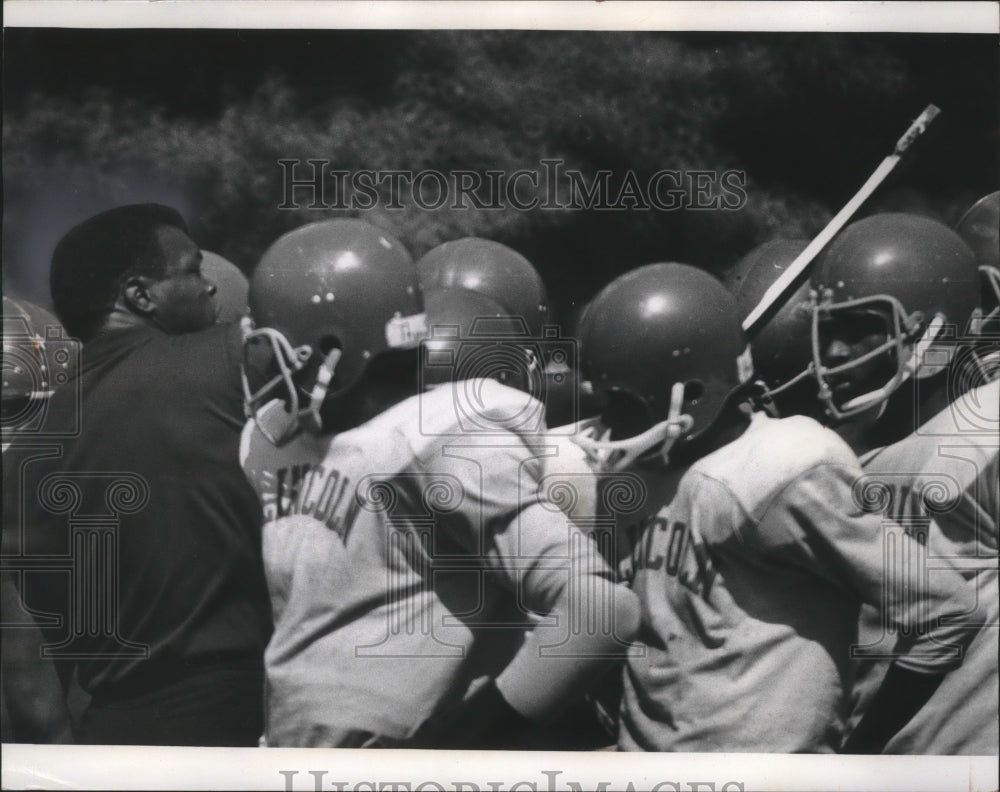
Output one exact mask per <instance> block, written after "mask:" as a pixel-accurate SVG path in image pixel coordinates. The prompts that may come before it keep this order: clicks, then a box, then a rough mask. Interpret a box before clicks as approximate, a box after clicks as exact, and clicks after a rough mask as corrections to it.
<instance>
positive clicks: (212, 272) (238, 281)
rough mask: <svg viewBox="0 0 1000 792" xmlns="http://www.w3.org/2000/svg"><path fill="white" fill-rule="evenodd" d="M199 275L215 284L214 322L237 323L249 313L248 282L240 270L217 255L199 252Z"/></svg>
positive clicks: (205, 251) (206, 251) (204, 251)
mask: <svg viewBox="0 0 1000 792" xmlns="http://www.w3.org/2000/svg"><path fill="white" fill-rule="evenodd" d="M201 256H202V258H201V274H202V275H203V276H204V277H205V278H207V279H208V280H210V281H212V282H213V283H214V284H215V287H216V291H215V304H216V306H218V309H219V313H218V316H217V317H216V319H215V321H216V322H239V321H240V320H241V319H243V317H245V316H246V315H247V314H248V313H249V312H250V308H249V307H248V305H247V302H248V296H249V293H250V281H249V280H247V276H246V275H244V274H243V273H242V272H241V271H240V268H239V267H237V266H236V265H235V264H233V263H232V262H231V261H229V260H228V259H225V258H223V257H222V256H220V255H219V254H218V253H212V252H211V251H208V250H203V251H201Z"/></svg>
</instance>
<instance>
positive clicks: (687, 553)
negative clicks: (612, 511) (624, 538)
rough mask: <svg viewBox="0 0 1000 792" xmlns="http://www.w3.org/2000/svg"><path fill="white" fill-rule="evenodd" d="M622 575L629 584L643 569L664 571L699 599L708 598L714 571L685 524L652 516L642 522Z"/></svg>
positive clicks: (707, 556)
mask: <svg viewBox="0 0 1000 792" xmlns="http://www.w3.org/2000/svg"><path fill="white" fill-rule="evenodd" d="M629 561H630V563H629V564H627V565H624V568H623V569H622V574H623V575H624V576H625V577H626V579H628V580H631V579H632V578H633V577H634V576H635V574H636V573H637V572H639V571H640V570H642V569H649V570H661V569H662V570H663V572H664V573H665V574H667V575H670V576H671V577H673V578H677V581H678V582H679V583H680V584H681V585H682V586H684V587H685V588H687V589H689V590H690V591H691V592H693V593H694V594H697V595H698V596H705V597H707V596H708V594H709V592H710V591H711V588H712V584H713V583H714V582H715V576H716V571H715V567H714V566H713V564H712V559H711V558H709V555H708V549H707V548H706V547H705V543H704V542H702V541H701V539H700V538H699V537H698V536H696V535H695V534H694V533H693V532H692V531H691V530H690V529H689V528H688V526H687V525H686V524H685V523H682V522H670V521H669V520H667V519H666V518H665V517H660V516H654V517H650V518H648V519H647V520H646V521H645V530H644V531H643V533H642V538H641V539H640V540H639V541H638V542H637V543H636V545H635V548H634V549H633V551H632V557H631V559H629Z"/></svg>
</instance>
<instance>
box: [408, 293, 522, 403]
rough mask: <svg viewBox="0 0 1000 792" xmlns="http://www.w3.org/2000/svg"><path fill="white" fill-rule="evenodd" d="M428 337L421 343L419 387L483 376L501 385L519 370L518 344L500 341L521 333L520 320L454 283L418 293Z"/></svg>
mask: <svg viewBox="0 0 1000 792" xmlns="http://www.w3.org/2000/svg"><path fill="white" fill-rule="evenodd" d="M424 307H425V310H426V313H427V327H428V336H427V339H426V340H425V341H424V342H423V344H422V347H423V358H422V365H421V376H422V378H423V380H422V383H423V385H424V387H430V386H433V385H439V384H441V383H443V382H455V381H459V380H466V379H479V378H489V379H495V380H497V381H499V382H503V383H506V384H509V383H508V380H511V379H512V378H516V377H519V376H521V375H523V374H524V372H525V369H526V365H525V361H524V360H523V357H524V356H523V355H522V354H521V352H522V351H523V350H521V349H520V348H519V347H517V346H516V345H510V344H507V343H504V342H505V340H506V339H507V338H515V339H516V338H518V337H523V336H524V335H525V333H526V330H525V328H524V324H523V322H521V321H520V320H519V319H516V318H514V317H512V316H508V315H507V312H506V310H505V309H504V308H503V306H501V305H500V304H499V303H497V302H496V301H495V300H491V299H490V298H489V297H487V296H486V295H484V294H480V293H479V292H474V291H470V290H469V289H463V288H460V287H453V288H447V289H437V290H435V291H427V292H425V293H424Z"/></svg>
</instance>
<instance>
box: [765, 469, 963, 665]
mask: <svg viewBox="0 0 1000 792" xmlns="http://www.w3.org/2000/svg"><path fill="white" fill-rule="evenodd" d="M864 481H865V479H864V478H863V474H862V472H861V470H860V468H854V467H852V466H849V465H841V464H823V465H817V466H816V467H814V468H812V469H810V470H809V471H807V472H806V473H804V474H803V475H801V476H800V477H798V478H797V479H796V480H795V481H794V482H793V483H792V484H790V485H789V486H788V487H786V488H785V489H784V490H783V491H782V493H781V494H780V495H779V496H778V497H777V498H776V499H775V500H774V502H773V503H772V504H771V505H770V506H769V508H768V509H767V511H766V512H765V514H764V515H763V519H762V520H761V524H760V526H759V528H760V533H761V534H762V535H766V536H771V537H779V541H788V540H790V543H789V547H791V548H792V553H793V554H794V555H795V557H796V561H797V562H798V563H801V564H803V565H805V566H807V567H808V568H810V569H811V570H812V571H814V572H815V573H816V574H819V575H821V576H824V577H826V578H827V579H828V580H830V582H832V583H833V584H834V585H837V586H840V587H843V588H844V589H845V593H846V592H849V593H851V594H853V595H854V596H856V597H857V598H858V599H859V600H860V601H861V602H865V603H868V604H870V605H872V606H874V607H875V608H876V609H878V610H879V611H880V612H881V613H882V614H883V617H884V618H885V620H886V621H887V622H888V623H889V624H890V625H893V626H894V627H896V629H897V630H898V631H899V634H900V635H901V636H903V638H902V639H901V641H900V642H899V643H898V644H897V649H896V652H897V654H896V657H895V662H897V663H898V664H900V665H901V666H903V667H905V668H908V669H910V670H913V671H922V672H927V673H935V672H943V671H947V670H949V669H950V668H953V667H955V666H957V665H959V664H960V663H961V656H962V653H963V651H964V650H963V647H965V646H966V645H967V644H968V643H969V642H971V640H972V638H973V637H974V633H972V632H970V631H969V630H968V628H967V627H966V626H965V625H964V624H963V620H964V618H966V617H967V616H968V615H969V614H970V613H973V612H974V611H975V610H976V603H975V598H974V595H973V592H972V591H971V590H970V589H969V587H968V586H967V585H966V583H965V581H964V579H963V578H962V576H961V575H960V574H959V573H958V572H957V571H956V570H955V569H954V568H951V567H949V565H948V564H947V563H946V562H945V561H944V560H943V559H933V560H931V559H930V558H929V557H928V554H927V552H926V548H925V547H924V545H922V544H921V543H919V542H918V541H916V540H915V539H913V538H912V537H911V536H910V535H909V534H908V532H907V531H906V530H904V526H901V525H900V524H899V523H897V522H895V521H894V520H892V519H890V518H889V517H888V516H887V515H884V514H882V513H880V512H878V511H877V510H876V509H875V508H874V506H875V505H876V504H873V503H872V502H871V501H870V500H867V499H870V498H871V497H872V496H871V494H870V493H866V491H865V488H864V486H863V484H864Z"/></svg>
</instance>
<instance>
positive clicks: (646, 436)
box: [576, 382, 694, 473]
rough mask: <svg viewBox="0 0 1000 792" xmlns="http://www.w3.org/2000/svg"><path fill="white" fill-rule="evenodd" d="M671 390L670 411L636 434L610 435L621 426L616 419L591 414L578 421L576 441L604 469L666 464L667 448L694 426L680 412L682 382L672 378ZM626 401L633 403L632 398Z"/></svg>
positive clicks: (616, 470) (610, 470) (604, 470)
mask: <svg viewBox="0 0 1000 792" xmlns="http://www.w3.org/2000/svg"><path fill="white" fill-rule="evenodd" d="M670 390H671V400H670V414H669V415H668V417H667V418H666V419H664V420H662V421H659V422H657V423H654V424H653V425H652V426H649V428H646V429H643V430H641V431H639V432H638V433H637V434H631V435H629V436H627V437H623V438H621V439H612V438H613V437H614V435H615V434H616V429H618V427H619V426H620V424H619V422H618V421H615V420H614V419H613V418H612V419H610V420H609V419H607V417H606V414H605V415H604V416H599V417H596V418H590V419H587V420H584V421H581V422H580V423H579V424H577V435H576V443H577V445H579V446H580V448H582V449H583V451H584V452H585V453H586V454H587V456H588V457H589V458H590V459H591V460H592V461H593V462H594V463H595V465H596V467H597V468H598V469H599V470H600V471H601V472H604V473H618V472H621V471H623V470H627V469H629V468H631V467H634V466H636V465H642V464H644V463H645V464H656V465H663V466H665V465H669V464H670V451H671V449H672V448H673V447H674V444H675V443H676V442H677V441H678V440H679V439H680V438H682V437H684V436H686V435H687V434H688V433H690V431H691V430H692V429H693V428H694V419H693V418H692V417H691V416H690V415H688V414H682V413H681V409H682V405H683V402H684V391H685V386H684V383H682V382H675V383H674V384H673V386H672V387H671V389H670ZM613 400H614V398H613V396H612V401H613ZM627 401H629V402H633V403H634V401H635V398H634V397H633V398H631V399H628V400H627ZM612 409H613V408H612ZM631 423H633V424H634V423H636V421H635V420H633V421H632V422H631ZM647 425H648V423H647Z"/></svg>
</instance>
